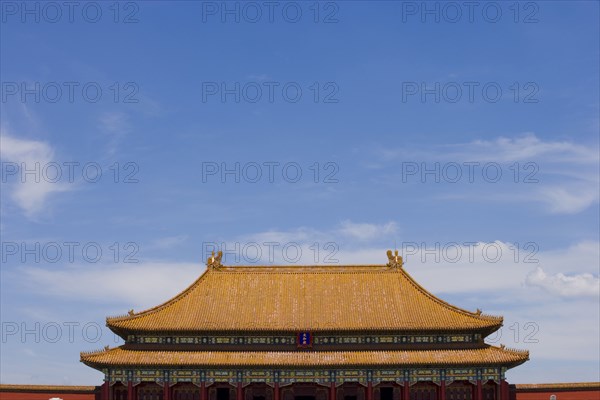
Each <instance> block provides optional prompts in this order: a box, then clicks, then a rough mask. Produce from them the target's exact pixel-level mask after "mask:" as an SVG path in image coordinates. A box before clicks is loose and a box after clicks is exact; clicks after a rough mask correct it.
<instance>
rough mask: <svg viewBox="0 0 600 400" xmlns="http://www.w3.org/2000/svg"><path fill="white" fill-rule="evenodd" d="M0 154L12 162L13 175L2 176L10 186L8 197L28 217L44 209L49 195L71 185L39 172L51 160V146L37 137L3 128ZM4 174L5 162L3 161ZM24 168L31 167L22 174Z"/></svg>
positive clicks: (52, 153)
mask: <svg viewBox="0 0 600 400" xmlns="http://www.w3.org/2000/svg"><path fill="white" fill-rule="evenodd" d="M0 142H1V146H0V157H1V158H2V161H3V162H4V163H14V165H13V164H11V166H14V168H15V169H16V173H15V175H13V176H12V178H14V179H12V178H11V177H8V176H3V180H6V181H7V184H6V185H5V184H4V182H3V186H6V187H8V188H9V190H10V198H11V199H12V200H13V201H14V203H15V204H16V205H17V206H18V207H19V208H20V209H21V210H23V212H24V213H25V215H26V216H27V217H29V218H35V217H36V216H37V215H38V214H39V213H41V212H42V211H44V210H45V209H46V206H47V204H48V200H49V198H50V197H51V196H52V195H53V194H56V193H61V192H66V191H69V190H71V189H72V188H73V186H72V185H71V186H69V185H68V184H67V183H65V182H60V181H58V182H53V181H52V180H49V179H46V178H45V177H44V176H42V175H43V174H42V171H43V169H44V168H45V167H46V166H48V165H49V163H50V162H54V161H55V150H54V148H53V147H52V146H51V145H50V144H48V143H46V142H41V141H37V140H27V139H19V138H16V137H14V136H11V135H9V134H8V133H6V132H5V131H3V132H1V133H0ZM3 168H4V171H3V174H5V172H6V170H7V168H8V165H6V164H5V165H4V167H3ZM25 170H27V171H32V170H33V171H35V172H34V173H28V174H24V172H25Z"/></svg>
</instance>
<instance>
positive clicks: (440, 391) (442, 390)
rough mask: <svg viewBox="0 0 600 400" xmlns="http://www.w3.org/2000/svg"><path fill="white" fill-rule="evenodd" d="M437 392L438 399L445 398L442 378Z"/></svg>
mask: <svg viewBox="0 0 600 400" xmlns="http://www.w3.org/2000/svg"><path fill="white" fill-rule="evenodd" d="M438 390H439V392H438V400H446V381H445V380H442V381H441V382H440V387H439V389H438Z"/></svg>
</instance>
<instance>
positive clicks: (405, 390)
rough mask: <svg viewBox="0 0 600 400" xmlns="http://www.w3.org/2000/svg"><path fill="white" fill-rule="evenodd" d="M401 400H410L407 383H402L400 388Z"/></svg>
mask: <svg viewBox="0 0 600 400" xmlns="http://www.w3.org/2000/svg"><path fill="white" fill-rule="evenodd" d="M402 397H403V399H402V400H410V385H409V384H408V381H404V386H403V387H402Z"/></svg>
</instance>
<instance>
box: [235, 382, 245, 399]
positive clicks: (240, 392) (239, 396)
mask: <svg viewBox="0 0 600 400" xmlns="http://www.w3.org/2000/svg"><path fill="white" fill-rule="evenodd" d="M236 397H237V399H236V400H243V399H244V388H242V382H238V384H237V396H236Z"/></svg>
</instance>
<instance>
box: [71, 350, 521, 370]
mask: <svg viewBox="0 0 600 400" xmlns="http://www.w3.org/2000/svg"><path fill="white" fill-rule="evenodd" d="M528 359H529V353H528V352H527V351H520V350H511V349H505V348H500V347H493V346H485V347H482V348H477V349H440V350H389V351H388V350H380V351H309V350H303V351H151V350H146V351H144V350H128V349H126V348H123V347H119V348H114V349H110V350H101V351H99V352H92V353H82V354H81V361H82V362H83V363H85V364H86V365H89V366H91V367H94V368H102V367H106V366H111V365H119V366H122V367H126V366H140V367H141V366H152V367H155V366H172V365H178V366H182V367H225V368H231V367H242V366H243V367H311V368H314V367H324V368H325V367H348V366H355V367H360V366H383V365H385V366H398V365H402V366H408V365H411V366H416V365H428V366H452V365H456V366H459V365H485V366H493V365H505V366H510V367H513V366H516V365H519V364H521V363H523V362H525V361H527V360H528Z"/></svg>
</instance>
